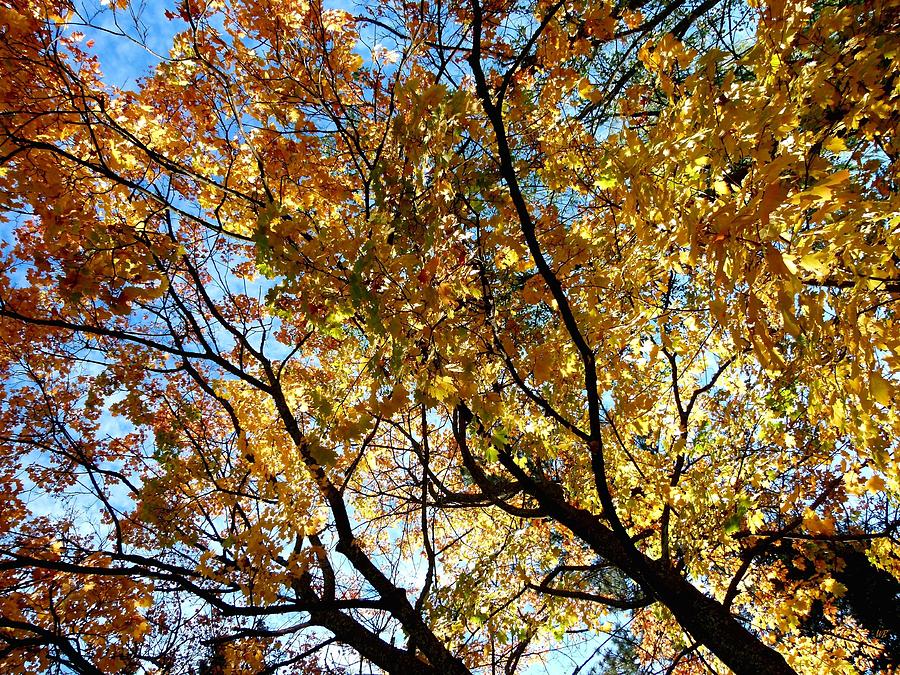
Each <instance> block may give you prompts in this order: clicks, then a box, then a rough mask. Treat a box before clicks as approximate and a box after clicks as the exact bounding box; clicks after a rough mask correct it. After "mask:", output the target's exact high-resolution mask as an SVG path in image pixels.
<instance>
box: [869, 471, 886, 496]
mask: <svg viewBox="0 0 900 675" xmlns="http://www.w3.org/2000/svg"><path fill="white" fill-rule="evenodd" d="M885 487H886V486H885V484H884V478H882V477H881V476H879V475H877V474H876V475H874V476H872V477H871V478H870V479H869V480H867V481H866V489H867V490H868V491H869V492H884V489H885Z"/></svg>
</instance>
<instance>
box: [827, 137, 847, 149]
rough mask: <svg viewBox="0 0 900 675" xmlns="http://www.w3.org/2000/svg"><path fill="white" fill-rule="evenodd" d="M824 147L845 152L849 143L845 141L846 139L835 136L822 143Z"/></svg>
mask: <svg viewBox="0 0 900 675" xmlns="http://www.w3.org/2000/svg"><path fill="white" fill-rule="evenodd" d="M822 147H823V148H825V149H826V150H830V151H831V152H843V151H844V150H846V149H847V144H846V143H844V139H842V138H837V137H836V136H835V137H833V138H829V139H828V140H827V141H825V143H823V144H822Z"/></svg>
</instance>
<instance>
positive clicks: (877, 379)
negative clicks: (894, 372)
mask: <svg viewBox="0 0 900 675" xmlns="http://www.w3.org/2000/svg"><path fill="white" fill-rule="evenodd" d="M869 391H870V392H871V393H872V398H874V399H875V400H876V401H878V403H880V404H881V405H890V402H891V385H890V383H889V382H888V381H887V380H885V379H884V378H883V377H882V376H881V374H880V373H876V372H873V373H872V374H871V375H870V377H869Z"/></svg>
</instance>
